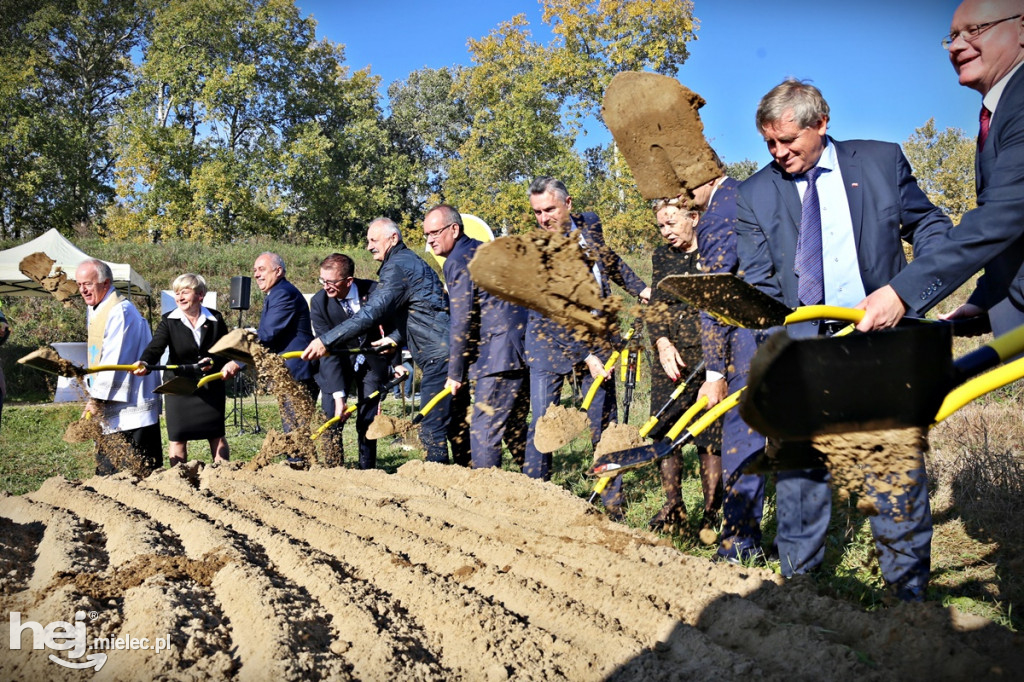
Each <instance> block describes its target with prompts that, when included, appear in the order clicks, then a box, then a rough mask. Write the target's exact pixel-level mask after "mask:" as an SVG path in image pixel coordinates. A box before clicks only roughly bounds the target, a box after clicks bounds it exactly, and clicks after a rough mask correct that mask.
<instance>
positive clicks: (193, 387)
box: [150, 367, 224, 395]
mask: <svg viewBox="0 0 1024 682" xmlns="http://www.w3.org/2000/svg"><path fill="white" fill-rule="evenodd" d="M150 369H158V368H157V367H150ZM168 369H172V368H168ZM223 378H224V374H223V373H222V372H215V373H213V374H208V375H206V376H204V377H203V378H202V379H198V380H197V379H193V378H192V377H186V376H180V377H174V378H173V379H170V380H169V381H165V382H164V383H162V384H160V385H159V386H157V387H156V388H154V389H153V392H154V393H164V394H167V395H192V394H193V393H195V392H196V391H198V390H199V389H200V388H202V387H203V386H205V385H206V384H208V383H210V382H211V381H219V380H220V379H223Z"/></svg>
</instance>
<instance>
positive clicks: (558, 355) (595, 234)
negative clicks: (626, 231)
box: [526, 213, 647, 374]
mask: <svg viewBox="0 0 1024 682" xmlns="http://www.w3.org/2000/svg"><path fill="white" fill-rule="evenodd" d="M572 222H573V225H574V226H575V228H576V229H577V230H578V231H579V234H580V235H581V236H582V238H583V241H584V242H585V243H586V248H585V249H584V255H585V257H586V259H587V260H588V261H589V262H592V263H595V264H596V265H597V267H598V269H599V272H600V273H601V295H602V296H605V297H607V296H610V295H611V293H612V289H611V285H610V284H609V279H611V281H614V282H615V283H616V284H618V285H619V286H620V287H622V288H623V289H625V290H626V291H628V292H629V293H631V294H633V295H634V296H639V295H640V292H641V291H643V290H644V289H646V288H647V285H646V284H644V281H643V280H642V279H640V278H639V277H637V276H636V274H635V273H634V272H633V270H632V269H631V268H630V267H629V266H628V265H626V262H625V261H624V260H622V258H620V257H619V255H618V254H616V253H615V252H614V251H612V250H611V249H610V248H608V246H607V245H606V244H605V242H604V230H603V228H602V227H601V220H600V218H598V217H597V214H596V213H584V214H583V215H575V216H572ZM573 234H576V232H575V231H574V232H573ZM613 343H615V342H614V341H613ZM616 345H617V344H616ZM591 353H593V354H594V355H598V356H601V355H604V356H605V359H607V355H608V351H607V348H604V349H602V348H600V347H597V346H594V347H591V346H588V345H587V344H584V343H581V342H580V341H578V340H577V339H575V338H574V337H573V334H572V332H571V331H570V330H569V329H568V328H567V327H565V326H563V325H561V324H559V323H557V322H553V321H552V320H549V319H548V318H546V317H544V316H543V315H541V314H540V313H538V312H537V311H535V310H531V311H530V313H529V320H528V322H527V325H526V359H527V362H528V363H529V365H530V368H531V369H533V368H536V369H538V370H541V371H546V372H552V373H556V374H568V373H569V372H571V371H572V368H573V367H574V366H575V365H576V364H577V363H580V362H583V360H585V359H586V357H587V356H588V355H590V354H591Z"/></svg>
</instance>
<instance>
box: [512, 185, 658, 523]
mask: <svg viewBox="0 0 1024 682" xmlns="http://www.w3.org/2000/svg"><path fill="white" fill-rule="evenodd" d="M530 208H531V209H532V210H533V215H534V217H535V218H536V219H537V225H538V226H539V227H540V229H542V230H546V231H548V232H556V233H560V234H563V235H568V236H573V237H575V238H576V239H578V240H579V243H580V248H581V249H583V252H584V256H585V257H586V258H587V260H588V261H589V262H591V263H592V264H593V270H594V277H595V279H596V280H597V283H598V285H599V286H600V288H601V295H602V296H605V297H607V296H610V295H611V284H610V282H609V279H611V280H614V281H615V282H616V283H617V284H618V285H619V286H621V287H622V288H623V289H625V290H626V291H628V292H629V293H630V294H632V295H634V296H637V297H638V298H640V299H641V300H643V301H645V302H646V301H649V300H650V298H651V288H650V287H648V286H647V285H646V284H644V282H643V280H641V279H640V278H639V277H637V276H636V274H634V273H633V270H632V269H630V267H629V266H628V265H626V263H625V261H623V260H622V259H621V258H620V257H619V256H618V254H616V253H615V252H614V251H612V250H611V249H609V248H608V247H607V246H606V245H605V243H604V234H603V231H602V228H601V220H600V218H598V217H597V214H596V213H589V212H588V213H583V214H582V215H574V214H573V213H572V197H571V196H569V191H568V190H567V189H566V188H565V184H563V183H562V181H561V180H556V179H555V178H551V177H543V176H542V177H539V178H537V179H535V180H534V181H533V182H532V183H531V184H530ZM610 354H611V349H610V348H609V347H608V346H603V347H601V346H599V344H596V343H584V342H581V341H579V340H577V339H575V338H573V335H572V332H570V331H569V329H567V328H566V327H565V326H563V325H561V324H559V323H557V322H554V321H552V320H550V319H548V318H546V317H544V316H543V315H541V314H540V313H538V312H537V311H535V310H531V311H530V313H529V319H528V322H527V326H526V359H527V363H528V365H529V367H530V409H531V410H532V418H531V419H530V429H529V431H528V433H527V437H526V463H525V465H524V467H523V473H525V474H526V475H527V476H530V477H531V478H540V479H544V480H547V479H548V478H549V477H550V473H551V463H552V457H551V453H547V454H542V453H540V452H538V451H537V448H536V446H535V445H534V442H533V439H534V433H535V431H536V428H537V420H538V419H540V418H541V417H542V416H543V415H544V413H545V412H546V411H547V409H548V406H550V405H553V404H555V403H558V402H559V400H560V398H561V394H562V386H563V384H564V382H565V377H566V376H568V375H569V374H572V373H573V371H574V370H577V369H578V370H580V371H581V373H582V375H583V386H582V387H581V388H582V390H583V393H584V394H586V392H587V391H588V390H589V389H590V386H591V385H592V384H593V382H594V380H595V379H596V378H597V377H599V376H600V377H603V378H604V379H606V380H607V379H611V378H612V376H611V372H607V371H605V369H604V362H605V360H607V358H608V356H609V355H610ZM602 356H603V358H604V359H602ZM587 416H588V418H589V419H590V439H591V442H592V443H593V444H594V445H597V443H598V441H600V440H601V433H602V432H603V431H604V430H605V429H606V428H608V424H610V423H611V421H612V420H614V419H615V384H614V382H613V381H603V382H602V383H601V387H600V389H599V390H598V391H597V394H596V395H595V397H594V400H593V401H592V402H591V404H590V408H589V409H588V411H587ZM620 491H621V484H620V481H619V479H618V478H616V480H615V483H613V484H612V485H610V486H609V487H608V488H606V489H605V492H604V495H603V497H604V503H605V507H606V508H607V509H608V510H609V512H610V514H611V515H612V516H613V517H614V516H621V513H622V512H621V504H622V499H621V497H622V496H621V492H620Z"/></svg>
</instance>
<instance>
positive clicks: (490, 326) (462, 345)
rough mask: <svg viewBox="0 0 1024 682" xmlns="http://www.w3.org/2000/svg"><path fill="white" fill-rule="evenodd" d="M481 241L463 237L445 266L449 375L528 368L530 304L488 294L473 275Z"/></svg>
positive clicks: (477, 375) (463, 378) (462, 377)
mask: <svg viewBox="0 0 1024 682" xmlns="http://www.w3.org/2000/svg"><path fill="white" fill-rule="evenodd" d="M480 244H481V242H479V241H477V240H476V239H472V238H470V237H467V236H465V235H463V236H460V237H459V239H458V240H456V242H455V246H454V247H453V248H452V251H451V253H449V254H448V257H447V258H446V259H445V261H444V266H443V268H442V270H443V271H444V281H445V284H446V285H447V286H448V301H449V315H450V317H451V334H450V336H449V341H448V348H449V355H448V378H449V379H453V380H455V381H460V382H465V381H466V379H467V378H469V379H473V380H476V379H478V378H480V377H482V376H488V375H491V374H497V373H499V372H508V371H510V370H516V369H523V368H524V367H526V359H525V353H524V348H523V342H524V339H525V337H526V318H527V310H526V308H523V307H520V306H517V305H514V304H512V303H509V302H508V301H504V300H502V299H500V298H498V297H497V296H493V295H491V294H489V293H488V292H486V291H484V290H483V289H481V288H480V287H478V286H477V285H476V284H475V283H474V282H473V279H472V278H471V277H470V276H469V261H470V260H472V258H473V254H475V253H476V250H477V248H478V247H479V246H480Z"/></svg>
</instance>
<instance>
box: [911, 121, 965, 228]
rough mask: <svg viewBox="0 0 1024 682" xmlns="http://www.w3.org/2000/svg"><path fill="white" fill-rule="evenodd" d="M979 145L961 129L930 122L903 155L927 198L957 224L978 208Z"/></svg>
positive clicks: (917, 132)
mask: <svg viewBox="0 0 1024 682" xmlns="http://www.w3.org/2000/svg"><path fill="white" fill-rule="evenodd" d="M975 150H976V143H975V141H974V139H973V138H970V137H967V136H966V135H965V134H964V131H962V130H960V129H959V128H946V130H945V131H943V132H941V133H940V132H938V131H936V129H935V119H933V118H932V119H929V120H928V122H927V123H925V124H924V125H923V126H921V127H920V128H917V129H916V130H915V131H914V134H913V135H911V136H910V137H909V138H908V139H907V141H906V142H904V143H903V152H904V153H905V154H906V155H907V160H908V161H910V166H911V168H913V170H914V175H915V176H916V177H917V184H918V185H920V187H921V189H922V190H924V193H925V194H927V195H928V199H929V200H930V201H931V202H932V203H933V204H935V205H936V206H938V207H939V208H941V209H942V210H943V211H944V212H945V213H946V215H948V216H949V217H950V219H951V220H952V221H953V223H954V224H957V223H959V222H960V218H961V217H962V216H963V214H964V213H967V211H969V210H971V209H972V208H974V207H975V206H977V196H976V194H975V189H974V154H975Z"/></svg>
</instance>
